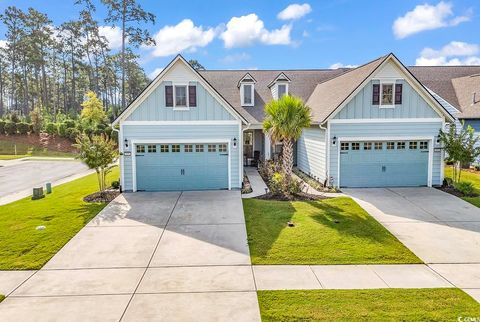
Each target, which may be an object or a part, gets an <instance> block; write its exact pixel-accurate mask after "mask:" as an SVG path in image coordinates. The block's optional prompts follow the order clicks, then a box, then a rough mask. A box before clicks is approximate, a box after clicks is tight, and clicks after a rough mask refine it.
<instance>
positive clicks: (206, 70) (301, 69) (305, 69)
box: [199, 67, 354, 73]
mask: <svg viewBox="0 0 480 322" xmlns="http://www.w3.org/2000/svg"><path fill="white" fill-rule="evenodd" d="M339 69H340V70H341V69H346V70H351V69H354V68H349V67H341V68H297V69H204V70H200V71H199V72H201V73H202V72H310V71H311V72H316V71H335V70H339Z"/></svg>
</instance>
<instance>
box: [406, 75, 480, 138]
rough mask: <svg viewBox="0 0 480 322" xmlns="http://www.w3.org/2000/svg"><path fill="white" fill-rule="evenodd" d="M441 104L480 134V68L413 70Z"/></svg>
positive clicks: (459, 120)
mask: <svg viewBox="0 0 480 322" xmlns="http://www.w3.org/2000/svg"><path fill="white" fill-rule="evenodd" d="M409 69H410V71H411V72H412V73H413V74H414V75H415V77H417V79H418V80H419V81H420V82H421V83H422V84H423V85H425V86H426V87H427V88H428V89H429V90H430V91H431V92H432V94H433V95H434V96H435V97H436V98H437V99H438V101H439V102H440V103H441V104H442V105H443V106H444V107H445V108H446V109H447V110H448V111H449V112H450V113H451V114H452V115H454V116H455V117H456V118H457V122H456V123H457V126H461V123H463V124H464V125H465V126H468V125H470V126H472V127H473V128H474V129H475V131H476V132H477V133H480V66H432V67H419V66H416V67H410V68H409Z"/></svg>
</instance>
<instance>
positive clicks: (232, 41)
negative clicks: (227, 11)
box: [220, 13, 292, 48]
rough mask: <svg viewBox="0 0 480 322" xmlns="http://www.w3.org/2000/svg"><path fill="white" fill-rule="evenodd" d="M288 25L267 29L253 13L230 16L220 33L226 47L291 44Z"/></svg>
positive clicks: (290, 28)
mask: <svg viewBox="0 0 480 322" xmlns="http://www.w3.org/2000/svg"><path fill="white" fill-rule="evenodd" d="M291 30H292V27H291V26H290V25H283V26H282V27H281V28H280V29H274V30H267V29H266V28H265V25H264V23H263V21H262V20H260V19H259V18H258V16H257V15H256V14H254V13H252V14H249V15H246V16H241V17H232V18H231V19H230V21H229V22H228V23H227V26H226V30H225V31H224V32H222V33H221V34H220V38H221V39H223V42H224V45H225V47H226V48H233V47H245V46H250V45H253V44H255V43H261V44H265V45H289V44H291V39H290V31H291Z"/></svg>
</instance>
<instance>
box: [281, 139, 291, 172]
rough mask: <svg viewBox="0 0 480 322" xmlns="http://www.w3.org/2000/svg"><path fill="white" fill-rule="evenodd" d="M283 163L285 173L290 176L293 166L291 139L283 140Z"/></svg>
mask: <svg viewBox="0 0 480 322" xmlns="http://www.w3.org/2000/svg"><path fill="white" fill-rule="evenodd" d="M282 164H283V171H284V172H285V175H286V176H287V177H288V178H290V177H291V176H292V168H293V141H292V140H291V139H284V140H283V150H282Z"/></svg>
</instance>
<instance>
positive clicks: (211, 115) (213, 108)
mask: <svg viewBox="0 0 480 322" xmlns="http://www.w3.org/2000/svg"><path fill="white" fill-rule="evenodd" d="M173 84H174V83H173V82H172V81H164V82H162V83H161V84H160V85H159V86H158V87H157V88H156V89H155V90H154V91H153V92H152V93H151V94H150V95H149V96H148V97H147V98H146V99H145V100H144V101H143V102H142V103H141V104H140V105H139V106H138V107H137V108H136V109H135V111H133V112H132V114H130V115H129V116H128V118H127V119H126V121H206V120H215V121H220V120H235V118H234V117H233V115H232V114H231V113H230V112H229V111H227V110H226V109H225V108H224V107H223V106H222V104H220V102H218V101H217V100H216V99H215V98H214V97H213V96H212V95H211V94H210V93H209V92H208V91H207V90H206V89H205V88H204V87H203V86H202V85H201V84H200V83H198V82H195V81H189V82H188V84H189V85H196V87H197V106H195V107H191V108H190V109H189V110H175V108H173V107H166V106H165V105H166V104H165V86H167V85H173Z"/></svg>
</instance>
